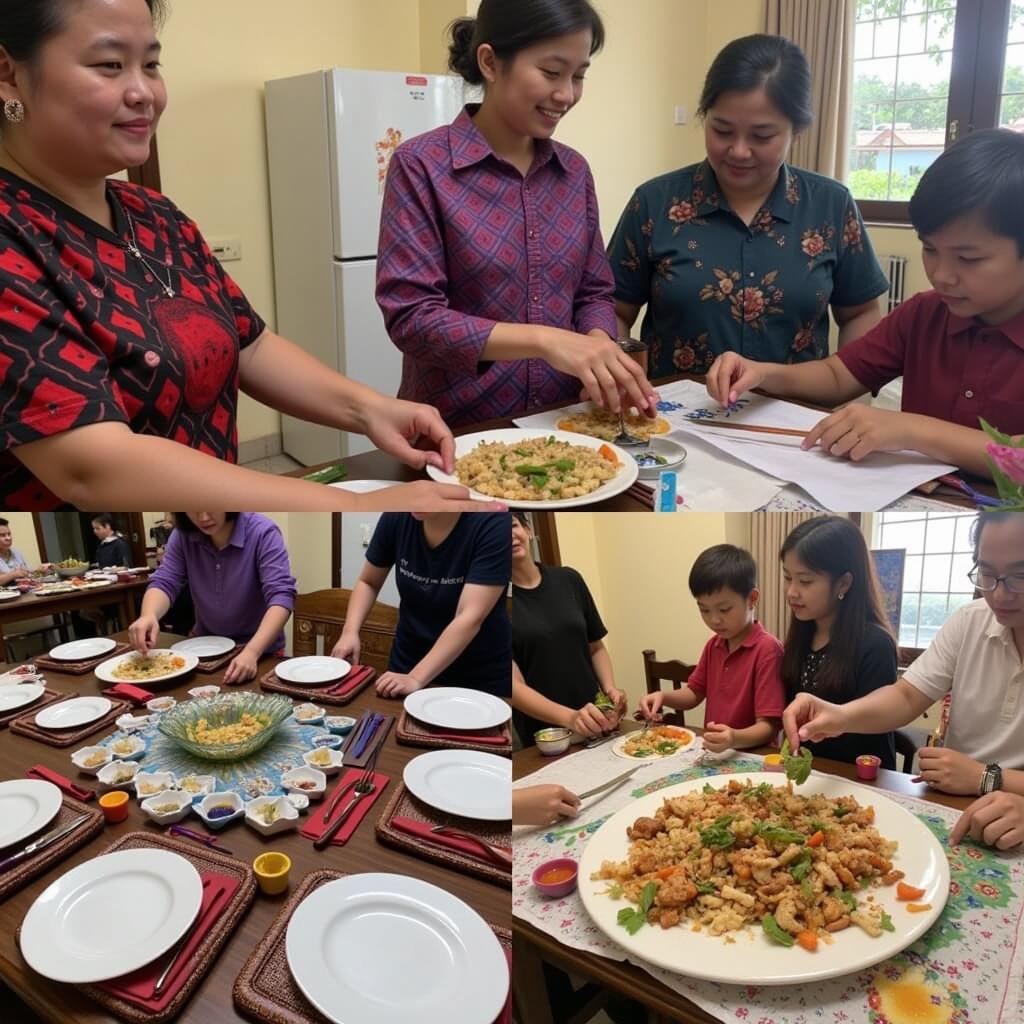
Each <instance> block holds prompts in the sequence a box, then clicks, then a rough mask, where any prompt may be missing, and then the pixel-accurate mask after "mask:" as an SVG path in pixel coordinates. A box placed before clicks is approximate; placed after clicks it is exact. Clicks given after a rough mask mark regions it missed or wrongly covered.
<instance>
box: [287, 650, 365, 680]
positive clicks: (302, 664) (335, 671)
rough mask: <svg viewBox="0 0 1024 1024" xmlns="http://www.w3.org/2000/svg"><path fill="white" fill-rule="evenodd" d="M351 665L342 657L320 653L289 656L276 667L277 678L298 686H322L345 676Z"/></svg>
mask: <svg viewBox="0 0 1024 1024" xmlns="http://www.w3.org/2000/svg"><path fill="white" fill-rule="evenodd" d="M351 669H352V666H351V665H350V664H349V663H348V662H347V661H346V660H345V659H344V658H331V657H328V656H325V655H320V654H311V655H309V656H307V657H304V658H289V659H288V660H287V661H282V662H281V663H280V664H279V665H278V666H277V668H276V669H274V672H275V674H276V675H277V678H278V679H283V680H284V681H285V682H286V683H295V684H296V685H298V686H324V685H325V684H327V683H333V682H334V681H335V680H336V679H341V678H342V677H344V676H347V675H348V674H349V672H350V671H351Z"/></svg>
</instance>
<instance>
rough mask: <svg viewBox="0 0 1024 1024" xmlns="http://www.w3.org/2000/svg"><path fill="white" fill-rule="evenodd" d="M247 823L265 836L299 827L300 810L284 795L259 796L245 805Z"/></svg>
mask: <svg viewBox="0 0 1024 1024" xmlns="http://www.w3.org/2000/svg"><path fill="white" fill-rule="evenodd" d="M245 823H246V825H249V826H250V827H251V828H254V829H256V831H257V832H260V833H262V834H263V835H265V836H272V835H274V834H275V833H277V832H286V831H287V830H288V829H290V828H297V827H298V824H299V812H298V810H297V809H296V808H295V806H294V805H293V804H292V802H291V801H290V800H289V799H288V798H287V797H283V796H258V797H256V799H255V800H250V801H249V802H248V803H247V804H246V805H245Z"/></svg>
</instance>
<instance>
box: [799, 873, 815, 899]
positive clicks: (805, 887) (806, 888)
mask: <svg viewBox="0 0 1024 1024" xmlns="http://www.w3.org/2000/svg"><path fill="white" fill-rule="evenodd" d="M800 892H801V893H802V894H803V897H804V903H806V904H807V905H808V906H810V905H811V904H812V903H813V902H814V890H813V889H812V888H811V880H810V879H809V878H805V879H804V880H803V881H802V882H801V883H800Z"/></svg>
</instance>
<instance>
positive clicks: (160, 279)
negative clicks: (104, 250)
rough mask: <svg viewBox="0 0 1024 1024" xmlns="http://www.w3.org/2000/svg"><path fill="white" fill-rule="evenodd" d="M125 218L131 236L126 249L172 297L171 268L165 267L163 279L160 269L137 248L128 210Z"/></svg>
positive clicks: (137, 243)
mask: <svg viewBox="0 0 1024 1024" xmlns="http://www.w3.org/2000/svg"><path fill="white" fill-rule="evenodd" d="M124 217H125V220H126V221H127V222H128V234H129V235H130V236H131V241H130V242H127V243H125V244H126V245H127V246H128V251H129V252H130V253H131V254H132V255H133V256H134V257H135V258H136V259H137V260H139V261H140V262H141V263H142V265H143V266H144V267H146V268H147V269H148V270H149V272H150V273H151V274H152V275H153V276H154V277H155V278H156V279H157V283H158V284H159V285H160V287H161V288H163V290H164V294H165V295H166V296H167V298H169V299H173V298H174V288H173V287H172V286H171V268H170V267H165V269H166V271H167V280H166V281H165V280H164V279H163V277H161V275H160V271H159V270H157V265H156V264H155V263H153V262H152V261H151V260H150V259H149V257H147V256H146V254H145V253H144V252H143V251H142V250H141V249H140V248H139V242H138V239H136V237H135V226H134V225H133V224H132V218H131V216H130V215H129V213H128V211H127V210H125V211H124Z"/></svg>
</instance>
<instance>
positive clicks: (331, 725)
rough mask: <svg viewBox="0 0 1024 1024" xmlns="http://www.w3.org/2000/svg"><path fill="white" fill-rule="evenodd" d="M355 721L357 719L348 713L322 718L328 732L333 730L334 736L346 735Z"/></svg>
mask: <svg viewBox="0 0 1024 1024" xmlns="http://www.w3.org/2000/svg"><path fill="white" fill-rule="evenodd" d="M356 721H357V719H355V718H352V717H351V716H350V715H328V716H327V717H326V718H325V719H324V725H326V726H327V731H328V732H333V733H334V734H335V735H336V736H347V735H348V734H349V733H350V732H351V731H352V727H353V726H354V725H355V724H356Z"/></svg>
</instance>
